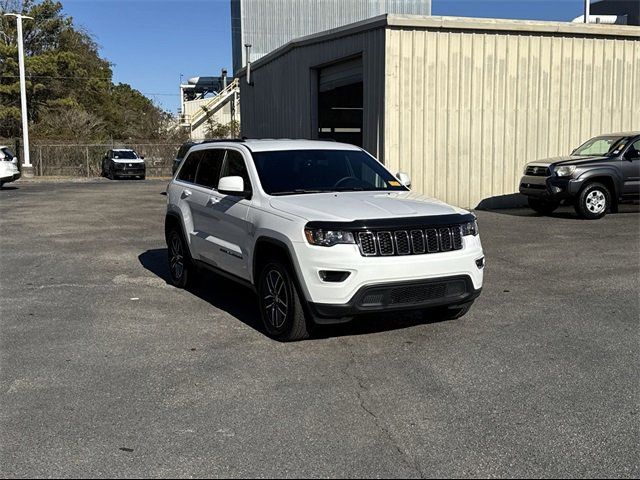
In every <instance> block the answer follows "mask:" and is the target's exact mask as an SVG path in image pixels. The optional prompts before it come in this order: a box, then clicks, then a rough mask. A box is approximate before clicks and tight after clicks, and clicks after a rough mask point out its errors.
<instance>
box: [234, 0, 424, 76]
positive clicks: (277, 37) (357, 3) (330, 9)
mask: <svg viewBox="0 0 640 480" xmlns="http://www.w3.org/2000/svg"><path fill="white" fill-rule="evenodd" d="M231 12H232V27H233V43H234V45H233V55H234V59H233V63H234V65H233V68H234V71H238V70H239V69H240V68H241V67H242V66H244V65H245V58H244V55H245V53H244V47H243V46H244V44H245V43H250V44H251V45H252V48H251V61H255V60H257V59H259V58H261V57H263V56H264V55H266V54H267V53H269V52H271V51H273V50H275V49H276V48H278V47H280V46H282V45H284V44H285V43H287V42H288V41H290V40H293V39H295V38H299V37H303V36H305V35H310V34H312V33H317V32H321V31H324V30H330V29H332V28H336V27H339V26H342V25H347V24H349V23H353V22H358V21H360V20H365V19H368V18H372V17H375V16H378V15H381V14H384V13H398V14H418V15H429V14H431V0H231ZM237 15H240V18H237ZM238 29H240V35H238Z"/></svg>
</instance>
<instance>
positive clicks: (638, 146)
mask: <svg viewBox="0 0 640 480" xmlns="http://www.w3.org/2000/svg"><path fill="white" fill-rule="evenodd" d="M629 157H630V158H633V159H637V158H640V140H636V142H635V143H634V144H633V145H631V147H629Z"/></svg>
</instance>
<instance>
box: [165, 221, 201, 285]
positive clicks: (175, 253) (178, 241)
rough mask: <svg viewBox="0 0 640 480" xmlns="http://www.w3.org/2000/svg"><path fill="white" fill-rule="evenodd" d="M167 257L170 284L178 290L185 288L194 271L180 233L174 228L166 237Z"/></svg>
mask: <svg viewBox="0 0 640 480" xmlns="http://www.w3.org/2000/svg"><path fill="white" fill-rule="evenodd" d="M167 255H168V260H169V275H170V277H171V283H173V285H174V286H176V287H178V288H186V287H187V286H188V285H189V281H190V280H191V277H192V276H193V275H194V274H195V271H194V267H193V263H192V262H191V257H190V256H189V250H188V248H187V244H186V242H185V241H184V238H183V236H182V232H180V231H179V230H178V229H177V228H175V227H174V228H172V229H171V231H170V232H169V235H168V236H167Z"/></svg>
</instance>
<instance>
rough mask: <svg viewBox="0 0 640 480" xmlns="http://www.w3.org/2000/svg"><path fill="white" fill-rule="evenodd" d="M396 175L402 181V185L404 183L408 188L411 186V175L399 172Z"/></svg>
mask: <svg viewBox="0 0 640 480" xmlns="http://www.w3.org/2000/svg"><path fill="white" fill-rule="evenodd" d="M396 177H398V180H400V183H401V184H402V185H404V186H405V187H407V188H411V177H410V176H409V174H408V173H405V172H398V173H397V174H396Z"/></svg>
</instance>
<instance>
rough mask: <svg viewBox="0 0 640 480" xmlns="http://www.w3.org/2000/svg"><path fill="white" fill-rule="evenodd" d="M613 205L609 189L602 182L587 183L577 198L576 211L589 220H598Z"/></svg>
mask: <svg viewBox="0 0 640 480" xmlns="http://www.w3.org/2000/svg"><path fill="white" fill-rule="evenodd" d="M610 207H611V194H610V193H609V189H608V188H607V187H605V186H604V185H603V184H601V183H597V182H594V183H590V184H588V185H586V186H585V187H584V188H583V189H582V191H581V192H580V195H578V199H577V200H576V204H575V209H576V213H577V214H578V215H579V216H580V217H582V218H585V219H587V220H597V219H598V218H602V217H604V216H605V215H606V213H607V210H609V208H610Z"/></svg>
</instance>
